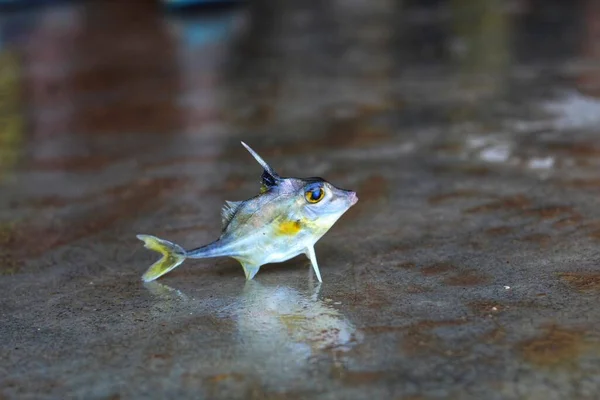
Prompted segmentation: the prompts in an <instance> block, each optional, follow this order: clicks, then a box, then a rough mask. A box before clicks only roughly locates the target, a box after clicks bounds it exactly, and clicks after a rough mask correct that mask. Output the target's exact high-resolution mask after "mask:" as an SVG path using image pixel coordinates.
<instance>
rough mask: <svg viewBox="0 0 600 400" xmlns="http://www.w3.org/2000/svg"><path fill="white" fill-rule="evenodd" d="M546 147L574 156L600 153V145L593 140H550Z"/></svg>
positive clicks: (588, 155)
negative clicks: (592, 141)
mask: <svg viewBox="0 0 600 400" xmlns="http://www.w3.org/2000/svg"><path fill="white" fill-rule="evenodd" d="M546 148H547V149H548V150H550V151H555V152H557V153H561V154H566V155H569V156H571V157H573V158H579V157H598V156H599V155H600V147H598V146H597V145H596V144H595V143H591V142H578V143H573V142H549V143H546Z"/></svg>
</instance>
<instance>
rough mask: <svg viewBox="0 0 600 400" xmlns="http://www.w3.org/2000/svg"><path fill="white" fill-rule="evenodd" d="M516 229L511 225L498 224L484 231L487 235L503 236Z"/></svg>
mask: <svg viewBox="0 0 600 400" xmlns="http://www.w3.org/2000/svg"><path fill="white" fill-rule="evenodd" d="M514 230H515V229H514V228H511V227H510V226H496V227H494V228H489V229H486V230H485V231H484V233H485V234H486V235H490V236H503V235H508V234H510V233H512V232H513V231H514Z"/></svg>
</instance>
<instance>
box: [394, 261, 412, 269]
mask: <svg viewBox="0 0 600 400" xmlns="http://www.w3.org/2000/svg"><path fill="white" fill-rule="evenodd" d="M396 266H397V267H398V268H402V269H413V268H415V266H416V265H415V263H414V262H404V263H400V264H398V265H396Z"/></svg>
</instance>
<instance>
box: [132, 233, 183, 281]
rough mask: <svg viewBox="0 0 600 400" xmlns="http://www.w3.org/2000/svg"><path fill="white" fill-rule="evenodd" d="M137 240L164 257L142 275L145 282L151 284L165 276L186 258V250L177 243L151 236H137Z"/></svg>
mask: <svg viewBox="0 0 600 400" xmlns="http://www.w3.org/2000/svg"><path fill="white" fill-rule="evenodd" d="M137 238H138V239H140V240H141V241H142V242H144V247H146V248H147V249H150V250H154V251H156V252H158V253H160V254H162V255H163V256H162V257H161V259H160V260H158V261H157V262H155V263H154V264H152V266H151V267H150V268H148V270H147V271H146V272H145V273H144V275H142V280H143V281H144V282H150V281H153V280H155V279H157V278H159V277H161V276H163V275H164V274H166V273H167V272H169V271H171V270H172V269H173V268H175V267H177V266H178V265H179V264H181V263H182V262H183V261H184V260H185V258H186V254H185V250H184V249H182V248H181V247H180V246H178V245H176V244H175V243H171V242H169V241H166V240H162V239H159V238H157V237H154V236H150V235H137Z"/></svg>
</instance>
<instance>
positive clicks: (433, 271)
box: [421, 262, 457, 276]
mask: <svg viewBox="0 0 600 400" xmlns="http://www.w3.org/2000/svg"><path fill="white" fill-rule="evenodd" d="M456 269H457V268H456V267H455V266H454V265H452V264H450V263H445V262H441V263H436V264H432V265H430V266H428V267H424V268H421V274H422V275H425V276H431V275H439V274H443V273H445V272H449V271H454V270H456Z"/></svg>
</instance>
